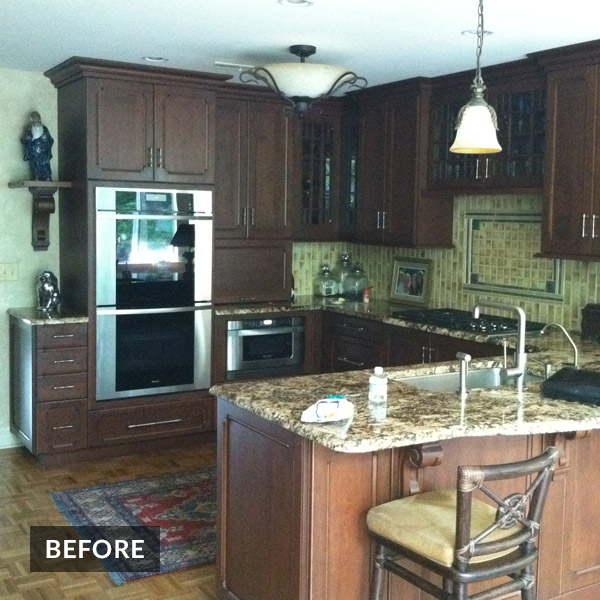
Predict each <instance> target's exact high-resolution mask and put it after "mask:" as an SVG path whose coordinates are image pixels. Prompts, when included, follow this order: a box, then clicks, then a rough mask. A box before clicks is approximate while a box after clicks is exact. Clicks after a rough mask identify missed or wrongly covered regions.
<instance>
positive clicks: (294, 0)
mask: <svg viewBox="0 0 600 600" xmlns="http://www.w3.org/2000/svg"><path fill="white" fill-rule="evenodd" d="M277 2H278V3H279V4H281V6H294V7H299V6H311V5H312V2H310V1H309V0H277Z"/></svg>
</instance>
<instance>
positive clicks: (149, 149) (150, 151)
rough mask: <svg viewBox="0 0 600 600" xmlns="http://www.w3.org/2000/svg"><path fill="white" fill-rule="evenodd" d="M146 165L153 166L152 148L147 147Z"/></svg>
mask: <svg viewBox="0 0 600 600" xmlns="http://www.w3.org/2000/svg"><path fill="white" fill-rule="evenodd" d="M148 166H149V167H150V168H151V169H153V168H154V148H148Z"/></svg>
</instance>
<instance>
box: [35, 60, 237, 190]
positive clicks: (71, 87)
mask: <svg viewBox="0 0 600 600" xmlns="http://www.w3.org/2000/svg"><path fill="white" fill-rule="evenodd" d="M46 75H47V76H48V77H49V78H50V79H51V81H52V83H53V84H54V85H55V86H56V87H57V88H58V105H59V109H58V116H59V118H58V121H59V135H60V136H61V138H62V139H63V140H67V143H66V144H61V146H62V147H63V148H64V149H65V150H64V151H63V152H62V154H61V156H59V162H60V165H61V173H62V175H61V176H62V177H66V178H67V179H104V180H116V181H141V182H149V181H158V182H167V183H189V184H206V183H214V177H215V166H214V150H215V147H214V144H215V114H214V113H215V98H216V95H215V91H214V86H215V84H217V83H220V82H222V81H223V80H224V79H227V77H226V76H221V75H209V74H204V73H192V72H190V71H177V70H171V69H169V70H167V69H155V68H148V67H142V66H136V65H126V64H123V63H114V62H111V61H99V60H92V59H80V58H77V57H75V58H72V59H69V60H67V61H65V62H64V63H61V64H60V65H58V66H56V67H54V68H53V69H50V70H49V71H47V72H46ZM67 149H68V150H67Z"/></svg>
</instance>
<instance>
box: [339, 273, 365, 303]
mask: <svg viewBox="0 0 600 600" xmlns="http://www.w3.org/2000/svg"><path fill="white" fill-rule="evenodd" d="M368 285H369V280H368V279H367V276H366V275H365V272H364V271H363V270H362V269H361V268H360V266H359V265H358V264H355V265H354V266H353V267H352V271H351V272H350V274H349V275H348V277H347V278H346V283H345V286H344V296H346V297H347V298H348V299H349V300H354V301H355V302H362V300H363V290H364V289H365V288H366V287H368Z"/></svg>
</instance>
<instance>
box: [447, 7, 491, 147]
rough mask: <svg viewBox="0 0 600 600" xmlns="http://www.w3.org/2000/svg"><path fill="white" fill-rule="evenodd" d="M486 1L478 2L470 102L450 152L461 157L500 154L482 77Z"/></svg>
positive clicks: (460, 115) (459, 119)
mask: <svg viewBox="0 0 600 600" xmlns="http://www.w3.org/2000/svg"><path fill="white" fill-rule="evenodd" d="M484 33H486V32H485V30H484V29H483V0H479V9H478V22H477V54H476V56H477V66H476V69H475V79H473V83H472V85H471V91H472V95H471V99H470V100H469V102H467V104H465V105H464V106H463V107H462V108H461V109H460V112H459V113H458V116H457V118H456V138H455V139H454V143H453V144H452V146H451V147H450V152H457V153H459V154H492V153H494V152H500V151H501V150H502V147H501V146H500V144H499V143H498V137H497V136H496V131H497V129H498V118H497V117H496V111H495V110H494V109H493V108H492V107H491V106H490V105H489V104H488V103H487V102H486V101H485V100H484V98H483V92H484V91H485V84H484V83H483V78H482V77H481V50H482V47H483V36H484Z"/></svg>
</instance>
